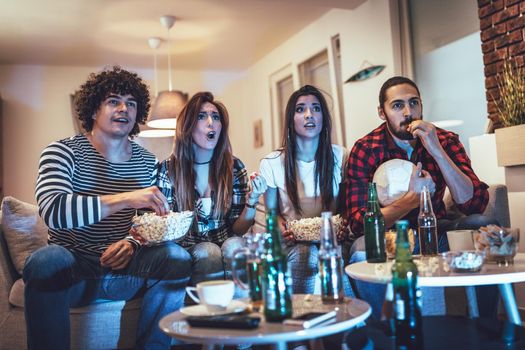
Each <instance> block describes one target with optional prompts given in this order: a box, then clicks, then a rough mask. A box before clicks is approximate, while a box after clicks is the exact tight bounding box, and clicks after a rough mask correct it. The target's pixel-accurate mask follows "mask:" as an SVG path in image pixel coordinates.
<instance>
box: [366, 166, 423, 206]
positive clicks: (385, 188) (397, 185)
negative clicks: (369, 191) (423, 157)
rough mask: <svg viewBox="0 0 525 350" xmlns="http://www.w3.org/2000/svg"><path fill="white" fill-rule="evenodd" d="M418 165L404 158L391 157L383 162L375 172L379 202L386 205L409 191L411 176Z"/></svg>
mask: <svg viewBox="0 0 525 350" xmlns="http://www.w3.org/2000/svg"><path fill="white" fill-rule="evenodd" d="M415 167H416V166H415V165H414V164H413V163H411V162H409V161H408V160H404V159H390V160H388V161H386V162H384V163H383V164H381V165H380V166H379V167H378V168H377V170H376V172H375V173H374V179H373V181H374V182H375V183H376V187H377V196H378V198H379V204H381V206H383V207H385V206H387V205H390V204H392V203H393V202H395V201H396V200H398V199H399V198H401V197H403V196H404V195H405V194H406V193H407V192H408V185H409V184H410V176H411V175H412V171H413V169H414V168H415Z"/></svg>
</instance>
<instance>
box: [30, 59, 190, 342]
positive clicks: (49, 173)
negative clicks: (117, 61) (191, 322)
mask: <svg viewBox="0 0 525 350" xmlns="http://www.w3.org/2000/svg"><path fill="white" fill-rule="evenodd" d="M75 102H76V109H77V112H78V114H79V118H80V120H81V121H82V124H83V127H84V129H85V130H86V133H85V134H80V135H76V136H73V137H70V138H67V139H63V140H60V141H57V142H53V143H51V144H50V145H49V146H48V147H46V148H45V149H44V151H43V152H42V155H41V158H40V165H39V174H38V180H37V185H36V199H37V202H38V205H39V208H40V215H41V216H42V218H43V219H44V221H45V222H46V224H47V225H48V226H49V245H48V246H46V247H43V248H41V249H39V250H37V251H36V252H34V253H33V254H32V255H31V256H30V257H29V258H28V260H27V262H26V265H25V268H24V273H23V277H24V281H25V310H26V323H27V340H28V348H29V349H42V348H45V349H69V348H70V334H69V332H70V330H69V329H70V327H69V308H70V307H78V306H83V305H87V304H90V303H92V302H94V301H95V300H96V299H99V298H103V299H112V300H129V299H132V298H135V297H137V296H139V295H142V296H143V305H142V311H141V315H140V319H139V326H138V330H137V343H136V346H137V348H141V349H168V348H169V344H170V339H169V338H168V336H167V335H165V334H163V333H162V332H161V331H160V329H159V327H158V322H159V320H160V318H161V317H163V316H164V315H166V314H167V313H169V312H171V311H174V310H176V309H178V308H179V307H180V306H181V305H182V303H183V300H184V294H185V290H184V288H185V285H186V283H187V282H188V280H189V277H190V271H191V260H190V256H189V254H188V253H187V252H186V250H184V249H183V248H182V247H180V246H178V245H177V244H175V243H171V242H170V243H168V244H163V245H158V246H154V247H147V248H146V247H144V248H142V247H141V246H140V243H139V242H138V241H136V240H135V239H134V238H133V237H131V236H130V235H129V230H130V227H131V218H132V216H133V215H134V214H135V212H136V209H138V208H151V209H153V210H155V211H156V212H157V213H158V214H160V215H163V214H166V213H167V208H168V203H167V201H166V198H165V197H164V196H163V195H162V193H161V192H160V191H159V190H158V189H157V187H155V186H153V184H154V183H155V179H156V169H157V163H158V161H157V159H156V158H155V157H154V156H153V155H152V154H151V153H149V152H148V151H146V150H145V149H144V148H142V147H140V146H139V145H138V144H136V143H134V142H133V141H131V139H130V138H131V137H132V136H133V135H136V134H137V133H138V130H139V129H138V124H139V123H144V121H145V119H146V118H147V115H148V111H149V107H150V103H149V94H148V90H147V87H146V85H145V84H144V83H143V82H142V79H141V78H140V77H139V76H137V75H136V74H134V73H131V72H128V71H126V70H123V69H121V68H120V67H113V68H112V69H106V70H104V71H102V72H100V73H98V74H91V75H90V77H89V79H88V81H87V82H86V83H84V84H83V85H82V86H81V90H80V92H79V94H78V97H77V99H76V101H75Z"/></svg>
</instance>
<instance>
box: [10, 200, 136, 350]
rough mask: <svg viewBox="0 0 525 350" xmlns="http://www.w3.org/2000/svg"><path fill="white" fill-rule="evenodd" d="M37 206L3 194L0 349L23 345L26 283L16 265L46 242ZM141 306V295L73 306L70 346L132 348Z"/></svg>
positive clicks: (81, 347) (20, 263)
mask: <svg viewBox="0 0 525 350" xmlns="http://www.w3.org/2000/svg"><path fill="white" fill-rule="evenodd" d="M36 210H37V207H36V206H34V205H30V204H27V203H24V202H21V201H18V200H17V199H15V198H12V197H6V198H4V200H3V202H2V210H1V211H0V219H1V223H2V224H0V350H18V349H25V348H26V347H27V346H26V325H25V320H24V282H23V281H22V279H21V276H20V266H22V265H23V261H24V260H25V257H26V256H27V255H28V254H29V253H30V252H31V251H34V250H35V249H37V248H38V246H39V245H41V244H46V243H45V241H46V238H47V233H46V232H47V229H46V227H45V225H44V223H43V222H41V219H40V218H39V217H38V215H37V211H36ZM29 231H33V232H29ZM42 236H43V237H42ZM16 246H18V247H16ZM15 247H16V249H18V250H16V249H15ZM141 304H142V300H141V299H136V300H132V301H130V302H125V301H108V300H100V301H99V302H97V303H96V304H93V305H90V306H86V307H80V308H72V309H71V311H70V319H71V347H72V349H90V350H91V349H129V348H133V346H134V344H135V332H136V329H137V321H138V316H139V312H140V307H141Z"/></svg>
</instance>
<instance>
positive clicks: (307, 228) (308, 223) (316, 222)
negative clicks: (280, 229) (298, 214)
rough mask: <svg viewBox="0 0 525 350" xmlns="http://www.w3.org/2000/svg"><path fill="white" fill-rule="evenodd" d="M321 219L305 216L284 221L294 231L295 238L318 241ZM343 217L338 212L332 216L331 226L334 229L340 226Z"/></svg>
mask: <svg viewBox="0 0 525 350" xmlns="http://www.w3.org/2000/svg"><path fill="white" fill-rule="evenodd" d="M322 222H323V220H322V219H321V218H320V217H314V218H305V219H300V220H291V221H288V222H287V223H286V226H287V227H288V229H289V230H292V232H293V233H294V237H295V240H297V241H309V242H318V241H319V240H320V239H321V236H320V234H321V224H322ZM342 224H343V219H342V218H341V216H340V215H339V214H337V215H334V216H332V226H333V229H334V231H335V232H336V233H337V231H338V230H339V229H340V228H341V225H342Z"/></svg>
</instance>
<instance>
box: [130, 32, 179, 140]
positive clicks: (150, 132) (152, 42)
mask: <svg viewBox="0 0 525 350" xmlns="http://www.w3.org/2000/svg"><path fill="white" fill-rule="evenodd" d="M161 43H162V39H161V38H157V37H151V38H149V39H148V45H149V47H150V48H151V49H152V50H154V51H153V84H154V87H155V91H154V94H153V103H152V104H154V103H155V102H154V101H155V100H156V99H157V95H158V92H159V87H158V76H157V50H158V48H159V47H160V44H161ZM151 112H152V110H151V109H150V116H149V117H151ZM140 129H141V131H140V133H139V134H138V136H139V137H147V138H151V137H173V136H175V130H174V129H150V128H149V127H148V126H147V125H141V126H140Z"/></svg>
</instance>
